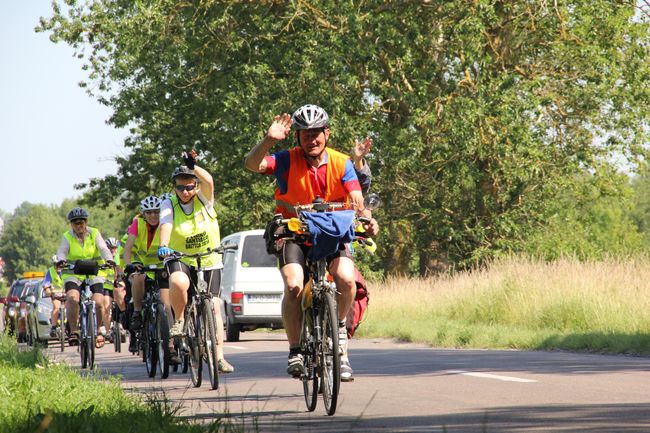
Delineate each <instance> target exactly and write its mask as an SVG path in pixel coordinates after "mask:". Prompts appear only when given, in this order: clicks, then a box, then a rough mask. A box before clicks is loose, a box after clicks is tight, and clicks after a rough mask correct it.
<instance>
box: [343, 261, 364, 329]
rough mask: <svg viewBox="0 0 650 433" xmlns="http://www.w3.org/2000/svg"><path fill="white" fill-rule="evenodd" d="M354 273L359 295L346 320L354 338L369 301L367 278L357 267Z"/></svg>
mask: <svg viewBox="0 0 650 433" xmlns="http://www.w3.org/2000/svg"><path fill="white" fill-rule="evenodd" d="M354 273H355V277H354V278H355V280H356V284H357V296H356V297H355V298H354V303H353V304H352V308H350V311H348V317H347V318H346V321H345V327H346V328H347V329H348V338H352V336H353V335H354V332H355V331H356V330H357V328H358V327H359V325H360V324H361V321H362V320H363V314H364V313H365V312H366V309H367V308H368V302H369V298H368V288H367V287H366V280H365V279H364V278H363V275H361V272H359V270H358V269H356V268H355V269H354Z"/></svg>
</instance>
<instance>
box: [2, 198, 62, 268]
mask: <svg viewBox="0 0 650 433" xmlns="http://www.w3.org/2000/svg"><path fill="white" fill-rule="evenodd" d="M57 213H58V212H57V210H56V208H54V207H51V206H45V205H41V204H31V203H28V202H24V203H22V204H21V205H20V206H18V207H17V208H16V210H15V211H14V213H13V215H12V216H10V217H9V218H8V219H7V220H6V221H5V226H4V230H3V231H2V234H1V235H0V257H2V258H4V260H5V272H4V273H5V276H6V277H7V279H8V280H9V281H12V280H13V279H15V278H16V276H17V275H19V274H21V273H22V272H25V271H44V270H45V269H46V268H47V267H48V266H50V258H51V257H52V255H54V254H55V253H56V248H57V247H58V245H59V241H60V238H61V233H63V230H64V227H65V223H64V221H63V220H62V219H61V218H60V217H59V216H58V215H57Z"/></svg>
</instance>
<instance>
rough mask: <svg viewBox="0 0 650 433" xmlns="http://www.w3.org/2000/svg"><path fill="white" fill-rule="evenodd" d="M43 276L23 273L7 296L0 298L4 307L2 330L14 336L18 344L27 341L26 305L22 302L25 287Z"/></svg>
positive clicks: (41, 274) (41, 273) (42, 274)
mask: <svg viewBox="0 0 650 433" xmlns="http://www.w3.org/2000/svg"><path fill="white" fill-rule="evenodd" d="M44 276H45V274H44V273H43V272H24V273H23V274H22V278H19V279H17V280H15V281H14V282H13V283H12V284H11V287H10V288H9V294H8V295H7V296H6V297H2V298H0V303H3V304H4V305H5V307H4V309H5V314H4V329H5V331H6V332H7V333H8V334H9V335H15V336H16V340H18V342H19V343H23V342H25V341H27V319H26V318H27V305H26V304H25V301H24V296H25V291H26V289H27V288H26V287H25V285H26V284H27V282H29V281H33V280H39V279H42V278H43V277H44Z"/></svg>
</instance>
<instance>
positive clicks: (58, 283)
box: [47, 266, 63, 292]
mask: <svg viewBox="0 0 650 433" xmlns="http://www.w3.org/2000/svg"><path fill="white" fill-rule="evenodd" d="M47 272H48V273H49V274H50V281H51V282H52V290H53V291H55V292H57V291H61V290H63V278H61V275H59V273H58V272H57V271H56V268H55V267H54V266H50V268H49V269H48V270H47Z"/></svg>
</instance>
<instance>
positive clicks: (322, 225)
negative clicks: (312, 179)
mask: <svg viewBox="0 0 650 433" xmlns="http://www.w3.org/2000/svg"><path fill="white" fill-rule="evenodd" d="M302 217H303V219H304V221H305V222H306V223H307V227H308V230H309V233H310V235H311V239H310V241H311V243H312V245H313V246H312V248H311V250H310V251H309V258H310V259H311V260H320V259H322V258H324V257H327V256H330V255H332V254H334V253H335V252H337V251H338V250H339V249H340V246H341V245H342V244H345V243H348V242H352V241H353V240H354V211H352V210H343V211H337V212H303V213H302Z"/></svg>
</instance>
